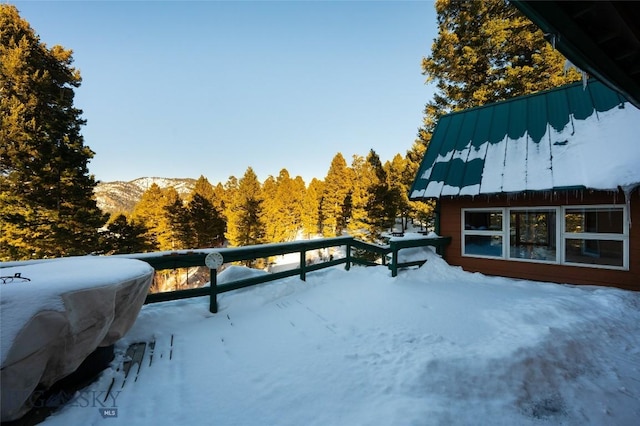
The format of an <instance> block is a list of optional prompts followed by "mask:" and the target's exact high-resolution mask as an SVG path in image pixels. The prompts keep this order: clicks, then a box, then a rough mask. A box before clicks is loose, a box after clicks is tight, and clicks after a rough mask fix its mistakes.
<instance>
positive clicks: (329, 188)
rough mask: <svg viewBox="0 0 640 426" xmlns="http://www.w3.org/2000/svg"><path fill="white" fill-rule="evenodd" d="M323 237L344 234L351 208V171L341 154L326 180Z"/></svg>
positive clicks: (323, 197)
mask: <svg viewBox="0 0 640 426" xmlns="http://www.w3.org/2000/svg"><path fill="white" fill-rule="evenodd" d="M320 208H321V211H322V216H323V218H322V235H324V236H325V237H335V236H339V235H341V234H342V231H343V230H344V229H345V227H346V224H347V218H348V217H349V215H350V208H351V171H350V169H349V168H348V167H347V162H346V161H345V159H344V157H343V156H342V154H341V153H337V154H336V155H335V156H334V157H333V160H332V161H331V166H330V167H329V171H328V172H327V176H326V177H325V179H324V189H323V193H322V205H321V207H320Z"/></svg>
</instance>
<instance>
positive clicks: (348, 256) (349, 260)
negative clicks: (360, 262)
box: [344, 242, 351, 271]
mask: <svg viewBox="0 0 640 426" xmlns="http://www.w3.org/2000/svg"><path fill="white" fill-rule="evenodd" d="M344 269H346V270H347V271H348V270H349V269H351V243H350V242H349V243H347V263H346V264H345V266H344Z"/></svg>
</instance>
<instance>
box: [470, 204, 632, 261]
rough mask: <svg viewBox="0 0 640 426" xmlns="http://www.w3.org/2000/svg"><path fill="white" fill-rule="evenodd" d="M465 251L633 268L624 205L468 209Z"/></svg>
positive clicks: (504, 257)
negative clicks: (630, 263)
mask: <svg viewBox="0 0 640 426" xmlns="http://www.w3.org/2000/svg"><path fill="white" fill-rule="evenodd" d="M462 213H463V214H462V229H463V230H462V254H463V256H472V257H488V258H501V259H505V260H517V261H529V262H544V263H556V264H569V265H576V266H591V267H601V268H612V269H628V268H629V231H628V229H629V228H628V224H627V216H626V210H625V208H624V207H623V206H565V207H529V208H520V207H519V208H510V207H505V208H497V209H463V212H462Z"/></svg>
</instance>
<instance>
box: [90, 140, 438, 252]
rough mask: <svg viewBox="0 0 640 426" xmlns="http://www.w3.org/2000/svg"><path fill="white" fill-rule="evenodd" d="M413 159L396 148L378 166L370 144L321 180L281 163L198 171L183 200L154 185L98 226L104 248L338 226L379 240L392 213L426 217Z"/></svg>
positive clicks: (165, 245) (163, 246)
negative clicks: (214, 174)
mask: <svg viewBox="0 0 640 426" xmlns="http://www.w3.org/2000/svg"><path fill="white" fill-rule="evenodd" d="M414 169H415V165H412V164H410V160H409V159H408V157H403V156H401V155H400V154H397V155H396V156H395V157H394V158H393V159H392V160H390V161H386V162H385V163H384V164H383V163H382V162H381V160H380V158H379V157H378V155H377V154H376V152H375V151H374V150H371V151H370V152H369V153H368V154H367V156H366V157H364V156H361V155H354V156H353V158H352V160H351V163H350V164H347V162H346V160H345V158H344V156H343V155H342V154H341V153H337V154H336V155H335V156H334V158H333V160H332V162H331V166H330V167H329V170H328V172H327V175H326V177H325V178H324V179H315V178H314V179H313V180H312V181H311V182H309V184H308V185H307V184H306V183H305V182H304V180H303V179H302V178H301V177H300V176H296V177H295V178H293V177H291V176H290V175H289V172H288V171H287V170H286V169H282V170H281V171H280V173H279V174H278V176H275V177H274V176H269V177H268V178H267V179H266V180H265V181H264V182H260V181H259V180H258V178H257V176H256V174H255V172H254V171H253V169H252V168H251V167H249V168H247V170H246V171H245V173H244V175H243V176H242V177H241V178H240V179H238V178H236V177H235V176H231V177H229V179H228V180H227V181H226V182H225V183H224V184H223V183H217V184H216V185H215V186H214V185H213V184H211V183H210V182H209V181H208V179H207V178H206V177H204V176H200V178H199V179H198V180H197V181H196V184H195V186H194V188H193V190H192V191H191V193H190V194H188V195H187V196H186V197H185V198H184V199H183V198H181V197H180V195H179V194H178V192H177V191H176V190H175V189H174V188H171V187H169V188H165V189H162V188H160V187H159V186H158V185H156V184H155V183H154V184H152V185H151V186H150V187H149V188H148V189H147V190H146V191H145V192H144V193H143V194H142V197H141V199H140V201H139V202H138V203H137V204H136V206H135V207H134V209H133V211H132V212H131V213H130V214H125V213H120V214H117V215H114V216H115V217H114V218H113V219H112V221H110V222H109V224H108V226H107V227H106V229H104V230H103V231H102V232H101V240H102V247H103V249H104V250H105V251H106V252H107V253H131V252H142V251H149V250H176V249H195V248H206V247H218V246H221V245H223V244H224V243H225V242H228V243H229V244H230V245H232V246H245V245H253V244H262V243H274V242H285V241H292V240H294V239H296V238H310V237H314V236H318V235H320V236H324V237H332V236H339V235H342V234H343V233H344V232H347V233H349V234H350V235H352V236H354V237H356V238H360V239H363V240H366V241H379V239H380V237H381V234H382V233H383V232H384V231H386V230H391V229H392V228H393V227H394V225H395V222H396V218H401V219H402V224H399V225H398V226H399V227H404V226H406V224H407V221H408V220H410V219H420V220H422V221H426V220H427V219H428V218H429V215H430V213H431V210H432V205H431V204H429V203H423V202H412V201H409V199H408V190H409V186H410V185H411V182H412V180H413V170H414Z"/></svg>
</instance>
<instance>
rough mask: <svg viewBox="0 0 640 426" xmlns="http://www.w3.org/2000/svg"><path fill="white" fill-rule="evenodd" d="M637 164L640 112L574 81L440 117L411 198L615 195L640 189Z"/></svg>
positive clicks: (620, 98) (599, 88) (609, 92)
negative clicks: (572, 191) (572, 192)
mask: <svg viewBox="0 0 640 426" xmlns="http://www.w3.org/2000/svg"><path fill="white" fill-rule="evenodd" d="M609 138H611V140H609ZM638 164H640V111H639V110H638V109H637V108H635V107H634V106H633V105H631V104H630V103H629V102H628V101H627V100H626V99H625V98H624V97H623V96H621V95H620V94H618V93H617V92H615V91H613V90H611V89H609V88H608V87H606V86H604V85H603V84H602V83H599V82H597V81H591V82H589V83H588V84H587V85H586V86H585V87H583V84H582V83H576V84H572V85H568V86H563V87H561V88H557V89H553V90H549V91H546V92H540V93H537V94H533V95H528V96H523V97H519V98H514V99H511V100H509V101H504V102H499V103H495V104H491V105H486V106H483V107H479V108H473V109H469V110H465V111H460V112H456V113H452V114H448V115H445V116H443V117H442V118H440V120H439V121H438V124H437V126H436V129H435V131H434V133H433V136H432V138H431V142H430V144H429V147H428V149H427V151H426V153H425V155H424V158H423V161H422V164H421V167H420V169H419V171H418V174H417V176H416V179H415V181H414V184H413V186H412V189H411V192H410V197H411V199H414V200H415V199H424V198H438V197H440V196H447V195H451V196H457V195H479V194H491V193H511V192H521V191H540V190H550V189H560V188H576V187H582V188H598V189H605V188H606V189H612V188H616V187H617V186H618V185H623V186H624V185H635V184H637V183H640V167H638V166H637V165H638Z"/></svg>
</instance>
